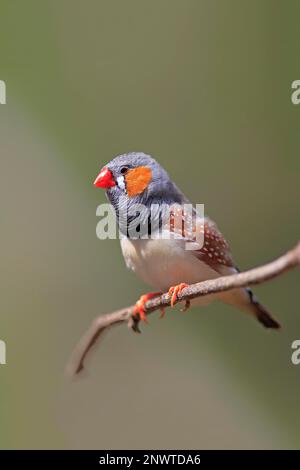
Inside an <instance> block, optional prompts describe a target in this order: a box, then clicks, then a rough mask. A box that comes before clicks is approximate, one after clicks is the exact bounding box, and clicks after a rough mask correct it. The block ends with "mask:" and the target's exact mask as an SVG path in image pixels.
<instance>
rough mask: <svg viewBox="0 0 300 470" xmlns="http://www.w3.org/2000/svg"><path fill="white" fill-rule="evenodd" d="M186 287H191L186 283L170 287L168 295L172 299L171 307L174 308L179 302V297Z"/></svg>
mask: <svg viewBox="0 0 300 470" xmlns="http://www.w3.org/2000/svg"><path fill="white" fill-rule="evenodd" d="M186 287H189V285H188V284H185V283H184V282H182V283H181V284H178V285H177V286H172V287H170V289H169V292H168V295H169V296H170V297H171V307H174V305H175V303H176V302H177V295H178V294H179V293H180V292H181V291H182V290H183V289H185V288H186Z"/></svg>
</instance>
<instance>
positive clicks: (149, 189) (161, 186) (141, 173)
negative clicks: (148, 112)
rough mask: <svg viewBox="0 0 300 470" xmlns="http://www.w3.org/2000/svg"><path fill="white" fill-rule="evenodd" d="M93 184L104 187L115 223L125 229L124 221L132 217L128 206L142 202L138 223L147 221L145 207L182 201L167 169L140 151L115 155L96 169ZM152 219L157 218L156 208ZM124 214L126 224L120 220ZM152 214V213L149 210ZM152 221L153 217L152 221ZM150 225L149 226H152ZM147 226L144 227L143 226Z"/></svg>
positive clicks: (158, 216)
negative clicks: (143, 208) (114, 213)
mask: <svg viewBox="0 0 300 470" xmlns="http://www.w3.org/2000/svg"><path fill="white" fill-rule="evenodd" d="M94 184H95V186H97V187H101V188H104V189H106V193H107V197H108V199H109V201H110V202H111V204H112V206H113V207H114V209H115V212H116V215H117V219H118V223H119V227H120V229H121V231H122V232H124V233H125V231H126V230H127V225H128V221H129V222H130V221H132V216H129V217H128V213H131V214H132V211H131V209H133V208H135V207H136V206H137V205H143V206H145V208H146V209H145V210H142V211H141V213H140V216H139V224H142V225H144V229H143V230H142V228H141V231H144V230H146V226H147V224H148V214H147V208H148V209H149V208H150V207H153V206H154V207H158V208H159V207H162V206H166V205H170V204H173V203H179V204H182V203H183V201H184V196H183V194H182V193H181V192H180V191H179V189H178V188H177V187H176V185H175V184H174V183H173V181H172V180H171V179H170V177H169V175H168V173H167V172H166V171H165V170H164V168H162V166H161V165H160V164H159V163H158V162H157V161H156V160H155V159H154V158H152V157H151V156H150V155H147V154H145V153H143V152H130V153H124V154H122V155H118V156H117V157H115V158H114V159H113V160H111V161H110V162H109V163H108V164H107V165H106V166H105V167H104V168H103V169H102V170H101V172H100V173H99V175H98V176H97V178H96V180H95V182H94ZM155 210H156V211H157V214H156V217H155V219H156V221H157V223H159V220H160V219H161V216H162V214H161V211H160V209H155ZM124 214H125V215H126V224H125V225H126V228H124V226H123V224H122V215H124ZM152 216H153V213H152ZM151 223H153V220H152V222H151ZM153 228H154V227H152V230H153ZM147 230H148V228H147Z"/></svg>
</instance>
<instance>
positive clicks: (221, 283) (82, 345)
mask: <svg viewBox="0 0 300 470" xmlns="http://www.w3.org/2000/svg"><path fill="white" fill-rule="evenodd" d="M299 265H300V242H298V244H297V245H296V246H295V248H293V249H292V250H290V251H288V252H287V253H285V254H284V255H282V256H280V257H279V258H277V259H276V260H274V261H272V262H270V263H268V264H265V265H263V266H259V267H257V268H254V269H250V270H249V271H245V272H242V273H238V274H232V275H230V276H222V277H219V278H217V279H211V280H208V281H203V282H198V283H197V284H192V285H190V286H189V287H186V288H185V289H183V290H182V291H181V293H179V294H178V302H182V301H186V302H189V301H190V300H191V299H194V298H196V297H201V296H204V295H208V294H215V293H217V292H223V291H227V290H231V289H234V288H236V287H247V286H250V285H254V284H261V283H263V282H266V281H268V280H270V279H273V278H274V277H277V276H279V275H281V274H283V273H284V272H286V271H289V270H290V269H293V268H295V267H296V266H299ZM170 301H171V299H170V297H169V296H168V294H163V295H162V296H161V297H156V298H154V299H151V300H149V301H148V302H147V303H146V313H147V314H150V313H152V312H155V311H156V310H158V309H160V308H162V307H169V306H170ZM133 309H134V305H131V306H130V307H126V308H123V309H121V310H118V311H115V312H112V313H107V314H106V315H100V316H99V317H98V318H97V319H96V320H94V321H93V323H92V324H91V326H90V328H89V329H88V330H87V331H86V333H85V334H84V335H83V337H82V338H81V340H80V341H79V343H78V345H77V346H76V348H75V350H74V352H73V354H72V357H71V359H70V361H69V364H68V366H67V374H68V375H70V376H73V375H76V374H78V373H79V372H80V371H81V370H82V369H83V367H84V361H85V359H86V357H87V355H88V353H89V352H90V350H91V348H92V347H93V346H94V345H95V343H96V342H97V340H98V339H99V338H100V336H102V335H103V333H104V332H105V331H108V330H109V329H110V328H111V327H112V326H114V325H118V324H119V323H124V322H127V323H128V326H129V327H130V328H132V329H133V330H134V331H136V332H139V328H138V323H139V322H138V320H137V319H136V318H134V317H132V313H133Z"/></svg>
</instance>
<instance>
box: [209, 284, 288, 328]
mask: <svg viewBox="0 0 300 470" xmlns="http://www.w3.org/2000/svg"><path fill="white" fill-rule="evenodd" d="M217 297H218V298H219V299H220V300H222V301H223V302H225V303H228V304H231V305H235V306H236V307H238V308H240V310H243V311H244V312H246V313H248V314H250V315H252V316H254V317H255V318H257V320H258V321H259V322H260V323H261V324H262V325H263V326H264V327H265V328H273V329H279V328H280V325H279V323H278V322H277V321H276V320H274V318H272V316H271V314H270V313H269V312H268V311H267V309H265V307H264V306H263V305H262V304H261V303H259V301H258V300H257V298H256V297H255V295H254V294H253V292H252V291H251V290H250V289H248V288H246V289H245V288H240V289H233V290H232V291H228V292H222V293H221V294H219V295H218V296H217Z"/></svg>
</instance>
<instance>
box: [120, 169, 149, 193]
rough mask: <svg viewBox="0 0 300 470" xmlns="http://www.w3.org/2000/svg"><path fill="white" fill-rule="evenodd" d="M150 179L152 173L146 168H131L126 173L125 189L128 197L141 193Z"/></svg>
mask: <svg viewBox="0 0 300 470" xmlns="http://www.w3.org/2000/svg"><path fill="white" fill-rule="evenodd" d="M151 179H152V171H151V170H150V168H148V167H147V166H139V167H138V168H133V169H132V170H129V171H128V172H127V173H126V176H125V180H126V189H127V194H128V196H129V197H133V196H136V195H137V194H140V193H142V192H143V191H144V190H145V189H146V188H147V186H148V184H149V183H150V181H151Z"/></svg>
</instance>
